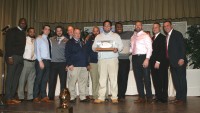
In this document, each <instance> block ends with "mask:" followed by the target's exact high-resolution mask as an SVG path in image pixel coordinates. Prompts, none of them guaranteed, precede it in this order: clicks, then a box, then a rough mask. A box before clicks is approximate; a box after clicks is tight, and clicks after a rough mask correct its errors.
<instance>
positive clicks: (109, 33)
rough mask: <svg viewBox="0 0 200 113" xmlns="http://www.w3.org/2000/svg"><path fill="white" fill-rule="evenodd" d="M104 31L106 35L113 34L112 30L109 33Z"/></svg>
mask: <svg viewBox="0 0 200 113" xmlns="http://www.w3.org/2000/svg"><path fill="white" fill-rule="evenodd" d="M103 33H104V35H111V33H112V31H110V32H108V33H106V32H103Z"/></svg>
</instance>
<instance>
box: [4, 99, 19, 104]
mask: <svg viewBox="0 0 200 113" xmlns="http://www.w3.org/2000/svg"><path fill="white" fill-rule="evenodd" d="M6 104H8V105H12V104H18V103H16V102H14V101H13V100H7V101H6Z"/></svg>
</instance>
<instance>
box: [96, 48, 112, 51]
mask: <svg viewBox="0 0 200 113" xmlns="http://www.w3.org/2000/svg"><path fill="white" fill-rule="evenodd" d="M114 49H115V48H96V51H113V50H114Z"/></svg>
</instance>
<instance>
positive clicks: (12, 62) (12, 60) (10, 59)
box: [7, 57, 14, 65]
mask: <svg viewBox="0 0 200 113" xmlns="http://www.w3.org/2000/svg"><path fill="white" fill-rule="evenodd" d="M7 62H8V64H10V65H12V64H14V59H13V57H8V61H7Z"/></svg>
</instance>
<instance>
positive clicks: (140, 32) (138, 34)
mask: <svg viewBox="0 0 200 113" xmlns="http://www.w3.org/2000/svg"><path fill="white" fill-rule="evenodd" d="M143 33H144V31H143V30H141V31H139V32H138V33H137V32H136V35H137V36H140V35H141V34H143Z"/></svg>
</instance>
